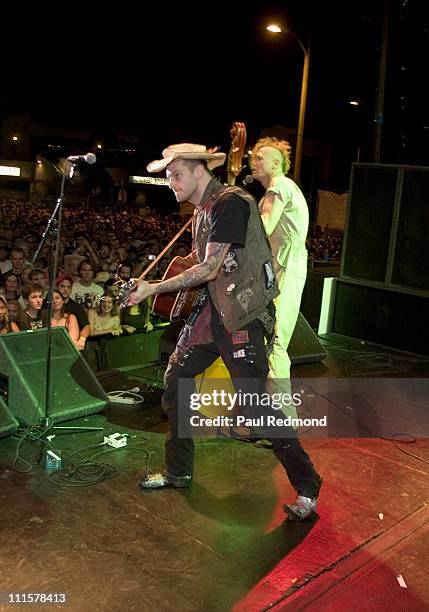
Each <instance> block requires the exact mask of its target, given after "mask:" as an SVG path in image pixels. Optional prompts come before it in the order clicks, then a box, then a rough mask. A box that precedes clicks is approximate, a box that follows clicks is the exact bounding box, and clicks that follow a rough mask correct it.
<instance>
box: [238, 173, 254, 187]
mask: <svg viewBox="0 0 429 612" xmlns="http://www.w3.org/2000/svg"><path fill="white" fill-rule="evenodd" d="M254 180H255V178H254V177H253V176H252V175H251V174H246V176H245V177H244V179H243V180H242V181H241V184H242V185H243V187H246V185H250V184H251V183H253V181H254Z"/></svg>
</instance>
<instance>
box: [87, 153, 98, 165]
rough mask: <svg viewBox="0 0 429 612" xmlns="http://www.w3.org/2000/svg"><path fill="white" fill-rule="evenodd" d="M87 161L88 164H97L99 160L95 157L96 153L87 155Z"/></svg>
mask: <svg viewBox="0 0 429 612" xmlns="http://www.w3.org/2000/svg"><path fill="white" fill-rule="evenodd" d="M85 159H86V163H87V164H91V165H92V164H95V162H96V161H97V158H96V157H95V155H94V153H87V154H86V155H85Z"/></svg>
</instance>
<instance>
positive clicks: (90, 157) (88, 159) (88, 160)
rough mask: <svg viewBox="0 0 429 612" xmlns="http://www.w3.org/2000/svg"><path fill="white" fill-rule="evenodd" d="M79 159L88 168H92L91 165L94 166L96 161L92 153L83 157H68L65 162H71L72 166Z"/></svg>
mask: <svg viewBox="0 0 429 612" xmlns="http://www.w3.org/2000/svg"><path fill="white" fill-rule="evenodd" d="M81 159H82V160H83V161H85V162H86V163H87V164H89V165H90V166H92V164H95V162H96V161H97V158H96V157H95V155H94V153H86V154H85V155H70V156H69V157H67V161H69V162H72V163H73V164H75V163H77V162H78V161H80V160H81Z"/></svg>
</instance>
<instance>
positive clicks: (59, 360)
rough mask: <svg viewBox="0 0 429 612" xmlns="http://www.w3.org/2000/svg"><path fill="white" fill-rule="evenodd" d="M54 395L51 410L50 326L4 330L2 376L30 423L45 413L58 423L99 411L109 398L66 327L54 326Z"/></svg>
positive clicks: (9, 398) (10, 403)
mask: <svg viewBox="0 0 429 612" xmlns="http://www.w3.org/2000/svg"><path fill="white" fill-rule="evenodd" d="M51 331H52V336H51V339H52V345H51V347H52V351H51V378H50V384H51V401H50V405H49V406H48V408H47V410H46V380H47V370H46V357H47V349H48V347H47V337H48V330H47V329H46V328H45V329H39V330H36V331H31V332H29V331H27V332H19V333H14V334H5V335H1V336H0V376H1V378H2V379H3V380H7V384H6V386H7V395H6V403H7V407H8V409H9V411H10V413H11V414H13V416H14V417H15V418H16V419H18V421H20V422H22V423H24V424H27V425H30V424H34V423H38V422H40V421H41V420H42V419H43V418H45V416H47V417H49V418H50V419H51V420H52V421H53V422H54V423H59V422H62V421H67V420H70V419H74V418H78V417H82V416H86V415H88V414H94V413H96V412H100V411H101V410H102V409H103V408H105V407H106V405H107V403H108V398H107V396H106V394H105V392H104V391H103V388H102V387H101V385H100V383H99V382H98V380H97V379H96V378H95V376H94V374H93V373H92V371H91V369H90V368H89V366H88V364H87V363H86V361H85V359H84V358H83V357H82V355H81V354H80V353H79V351H78V350H77V349H76V348H75V346H74V344H73V342H72V341H71V340H70V337H69V335H68V333H67V331H66V330H65V329H64V328H63V327H54V328H52V330H51Z"/></svg>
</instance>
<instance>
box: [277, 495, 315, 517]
mask: <svg viewBox="0 0 429 612" xmlns="http://www.w3.org/2000/svg"><path fill="white" fill-rule="evenodd" d="M316 509H317V498H316V497H303V496H302V495H298V497H297V498H296V500H295V501H294V502H293V504H285V505H284V506H283V510H284V511H285V512H286V514H287V515H288V519H289V520H290V521H302V520H304V519H306V518H307V517H309V516H310V514H311V513H312V512H316Z"/></svg>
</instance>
